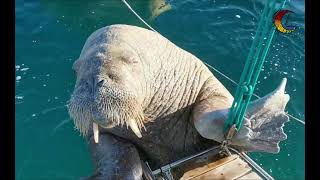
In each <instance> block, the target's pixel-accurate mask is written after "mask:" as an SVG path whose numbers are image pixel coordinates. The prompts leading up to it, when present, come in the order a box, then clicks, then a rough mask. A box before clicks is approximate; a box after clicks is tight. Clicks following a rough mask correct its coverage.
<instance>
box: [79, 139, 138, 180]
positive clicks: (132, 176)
mask: <svg viewBox="0 0 320 180" xmlns="http://www.w3.org/2000/svg"><path fill="white" fill-rule="evenodd" d="M88 141H89V144H90V150H91V154H92V158H93V162H94V166H95V172H94V174H93V175H92V176H90V177H83V178H81V179H80V180H113V179H124V180H141V179H142V166H141V160H140V157H139V154H138V151H137V149H136V148H135V146H134V145H133V144H131V143H130V142H127V141H125V140H123V139H121V138H118V137H116V136H113V135H112V134H100V135H99V143H95V142H94V137H93V136H91V137H88Z"/></svg>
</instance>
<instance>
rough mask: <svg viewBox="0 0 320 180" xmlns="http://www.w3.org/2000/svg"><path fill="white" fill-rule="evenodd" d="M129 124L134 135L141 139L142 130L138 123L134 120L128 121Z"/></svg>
mask: <svg viewBox="0 0 320 180" xmlns="http://www.w3.org/2000/svg"><path fill="white" fill-rule="evenodd" d="M128 124H129V126H130V128H131V130H132V131H133V132H134V134H135V135H136V136H138V138H141V137H142V135H141V132H140V129H139V128H138V125H137V122H136V121H135V120H134V119H130V120H129V121H128Z"/></svg>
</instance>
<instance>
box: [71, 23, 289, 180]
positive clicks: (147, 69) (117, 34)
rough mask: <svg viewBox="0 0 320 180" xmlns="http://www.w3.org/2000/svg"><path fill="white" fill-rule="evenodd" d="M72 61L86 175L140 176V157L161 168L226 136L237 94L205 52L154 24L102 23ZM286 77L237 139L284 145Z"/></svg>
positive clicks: (262, 147) (241, 145)
mask: <svg viewBox="0 0 320 180" xmlns="http://www.w3.org/2000/svg"><path fill="white" fill-rule="evenodd" d="M72 68H73V70H74V71H75V73H76V77H77V78H76V83H75V88H74V91H73V93H72V95H71V99H70V101H69V103H68V111H69V114H70V116H71V118H72V119H73V120H74V124H75V127H76V128H77V129H78V130H79V131H80V133H81V134H83V135H84V137H85V138H86V140H87V141H88V143H89V146H90V151H91V154H92V158H93V162H94V166H95V171H94V173H93V175H92V176H90V177H88V179H141V177H142V165H141V160H148V162H150V165H151V168H158V167H160V166H161V165H165V164H167V163H169V162H173V161H175V160H178V159H180V158H182V157H185V156H188V155H191V154H193V153H196V152H198V151H199V150H202V149H205V148H207V147H209V146H212V145H213V144H218V143H220V142H222V141H223V140H224V132H223V125H224V122H225V120H226V119H227V116H228V112H229V109H230V107H231V105H232V102H233V97H232V95H231V94H230V93H229V91H228V90H227V89H226V88H225V87H224V86H223V85H222V83H220V81H219V80H218V79H217V78H216V77H215V76H214V75H213V74H212V72H211V71H210V70H209V69H208V68H207V67H206V66H205V65H204V63H203V62H202V61H201V60H200V59H198V58H197V57H196V56H195V55H193V54H191V53H189V52H187V51H185V50H183V49H181V48H179V47H178V46H176V45H175V44H173V43H172V42H170V41H169V40H168V39H166V38H165V37H163V36H161V35H160V34H158V33H156V32H153V31H150V30H147V29H144V28H141V27H136V26H131V25H121V24H116V25H111V26H106V27H103V28H101V29H98V30H96V31H95V32H93V33H92V34H91V35H90V36H89V37H88V39H87V40H86V42H85V44H84V47H83V49H82V51H81V54H80V56H79V58H78V59H77V60H76V61H75V62H74V64H73V67H72ZM286 82H287V80H286V79H285V78H284V79H283V80H282V82H281V84H280V86H279V87H278V88H276V89H275V90H274V91H272V92H271V93H269V94H268V95H266V96H264V97H263V98H261V99H257V100H255V101H252V102H251V103H250V104H249V106H248V109H247V112H246V114H245V119H244V123H243V127H242V128H241V129H240V130H239V131H238V132H237V133H236V134H235V136H234V137H233V138H232V140H231V141H230V144H231V145H232V146H234V147H237V148H238V149H239V150H242V151H260V152H268V153H278V152H279V151H280V147H279V143H280V142H281V141H283V140H285V139H286V138H287V136H286V134H285V133H284V131H283V126H284V124H285V123H286V122H288V121H289V118H288V116H287V115H286V114H285V112H284V109H285V106H286V104H287V102H288V101H289V98H290V97H289V95H288V94H286V93H285V86H286Z"/></svg>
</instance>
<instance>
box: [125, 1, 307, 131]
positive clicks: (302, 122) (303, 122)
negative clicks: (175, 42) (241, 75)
mask: <svg viewBox="0 0 320 180" xmlns="http://www.w3.org/2000/svg"><path fill="white" fill-rule="evenodd" d="M121 1H122V2H123V3H124V4H125V5H126V6H127V7H128V8H129V10H130V11H131V12H132V13H133V14H134V15H136V16H137V18H139V19H140V20H141V21H142V22H143V23H144V24H145V25H146V26H148V27H149V28H150V29H151V30H152V31H154V32H157V33H158V34H160V33H159V32H158V31H156V30H155V29H153V28H152V27H151V26H150V25H149V24H148V23H146V22H145V21H144V20H143V19H142V18H141V17H140V16H139V15H138V14H137V13H136V12H135V11H134V10H133V9H132V8H131V6H130V5H129V4H128V3H127V1H126V0H121ZM160 35H161V34H160ZM204 64H205V65H207V66H208V67H209V68H210V69H212V70H214V71H215V72H217V73H219V74H220V75H221V76H223V77H224V78H226V79H228V80H229V81H230V82H232V83H233V84H235V85H237V86H239V84H238V83H236V82H235V81H234V80H233V79H231V78H230V77H228V76H227V75H225V74H223V73H222V72H220V71H219V70H218V69H216V68H214V67H213V66H212V65H210V64H208V63H206V62H204ZM253 96H255V97H256V98H259V99H260V98H261V97H260V96H258V95H257V94H254V93H253ZM286 114H287V115H288V116H289V117H291V118H292V119H294V120H296V121H298V122H300V123H301V124H303V125H305V121H303V120H301V119H298V118H296V117H294V116H293V115H291V114H289V113H286Z"/></svg>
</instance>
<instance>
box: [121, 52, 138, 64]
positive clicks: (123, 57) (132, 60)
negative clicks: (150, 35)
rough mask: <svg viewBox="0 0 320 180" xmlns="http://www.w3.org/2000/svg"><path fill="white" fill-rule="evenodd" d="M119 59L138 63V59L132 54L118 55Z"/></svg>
mask: <svg viewBox="0 0 320 180" xmlns="http://www.w3.org/2000/svg"><path fill="white" fill-rule="evenodd" d="M120 59H121V60H122V61H124V62H126V63H138V60H137V58H136V57H134V56H133V55H132V54H126V55H123V56H121V57H120Z"/></svg>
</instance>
